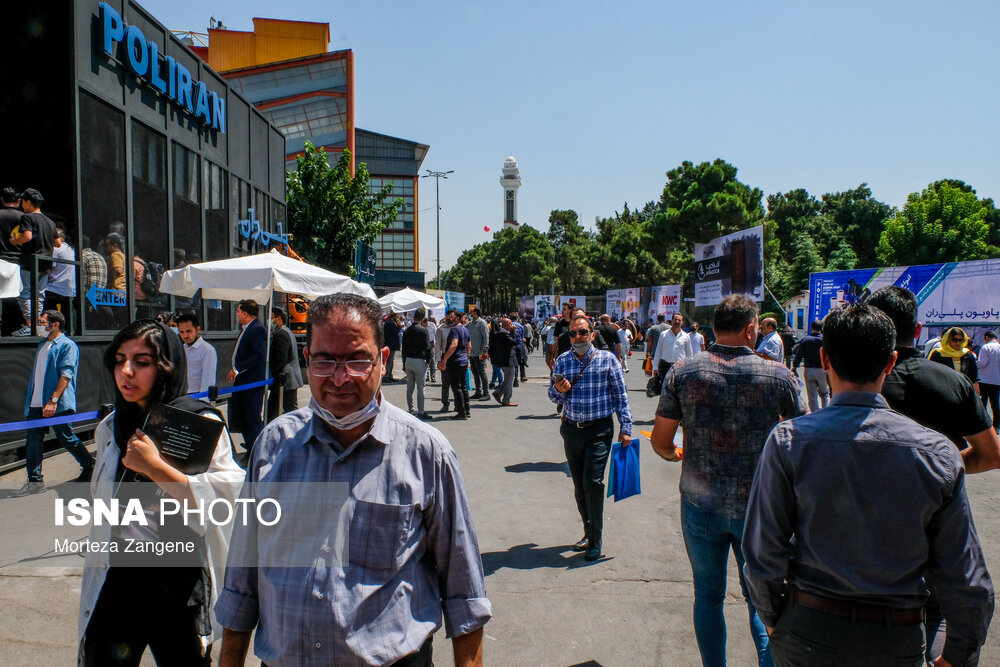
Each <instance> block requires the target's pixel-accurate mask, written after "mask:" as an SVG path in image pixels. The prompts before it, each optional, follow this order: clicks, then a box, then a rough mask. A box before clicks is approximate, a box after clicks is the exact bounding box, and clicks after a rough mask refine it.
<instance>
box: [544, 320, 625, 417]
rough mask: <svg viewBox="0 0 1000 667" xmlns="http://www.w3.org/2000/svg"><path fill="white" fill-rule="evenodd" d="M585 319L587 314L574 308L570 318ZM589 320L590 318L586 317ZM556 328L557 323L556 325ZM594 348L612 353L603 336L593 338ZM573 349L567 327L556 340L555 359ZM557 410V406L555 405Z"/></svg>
mask: <svg viewBox="0 0 1000 667" xmlns="http://www.w3.org/2000/svg"><path fill="white" fill-rule="evenodd" d="M577 316H579V317H587V313H585V312H584V310H583V308H574V309H573V311H572V317H577ZM587 319H588V320H589V319H590V318H589V317H587ZM556 326H558V323H557V325H556ZM593 344H594V347H596V348H597V349H598V350H606V351H607V352H613V351H614V350H612V349H611V348H609V347H608V344H607V342H605V340H604V337H603V336H594V340H593ZM571 349H573V344H572V343H570V342H569V327H568V326H567V327H566V329H565V331H563V333H562V334H561V335H560V336H559V337H558V338H557V339H556V357H558V356H559V355H560V354H562V353H563V352H569V351H570V350H571ZM556 407H557V408H558V407H559V406H558V404H557V405H556Z"/></svg>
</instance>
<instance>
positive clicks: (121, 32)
mask: <svg viewBox="0 0 1000 667" xmlns="http://www.w3.org/2000/svg"><path fill="white" fill-rule="evenodd" d="M98 6H99V7H100V14H101V15H100V26H101V35H100V37H99V39H98V43H99V44H100V45H101V48H102V50H103V51H104V54H105V55H107V56H108V57H110V58H116V57H117V55H116V54H117V51H118V49H119V48H121V49H122V50H124V56H125V57H124V58H122V59H120V60H121V61H122V62H123V63H124V64H125V67H126V68H127V69H128V70H129V71H130V72H131V73H132V74H134V75H135V76H137V77H139V78H141V79H144V80H145V81H146V82H147V83H149V85H150V86H152V87H153V88H154V89H156V90H158V91H160V93H161V94H164V95H166V96H167V97H168V98H169V99H170V100H171V101H173V102H174V103H175V104H177V105H178V106H180V107H183V108H184V109H185V110H187V112H188V113H190V114H192V115H193V116H194V117H195V118H197V119H198V120H200V121H201V122H202V123H204V124H205V125H206V126H208V127H210V128H212V129H213V130H218V131H219V132H221V133H223V134H225V133H226V100H225V99H224V98H222V97H219V96H218V95H217V94H216V93H213V92H210V91H209V90H208V86H207V85H206V84H205V83H204V82H203V81H195V80H194V79H193V78H192V76H191V72H189V71H188V70H187V68H186V67H184V65H181V64H180V63H179V62H177V61H176V60H175V59H173V58H171V57H170V56H163V57H162V58H161V57H160V47H159V45H158V44H157V43H156V42H151V41H149V40H147V39H146V36H145V35H143V34H142V30H140V29H139V27H138V26H134V25H126V24H125V21H124V20H123V19H122V17H121V14H119V13H118V12H117V10H115V8H114V7H112V6H110V5H109V4H107V3H106V2H102V3H100V4H99V5H98Z"/></svg>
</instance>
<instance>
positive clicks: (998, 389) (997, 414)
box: [979, 382, 1000, 429]
mask: <svg viewBox="0 0 1000 667" xmlns="http://www.w3.org/2000/svg"><path fill="white" fill-rule="evenodd" d="M979 393H980V394H981V396H982V399H983V407H984V408H985V407H986V402H987V401H989V404H990V410H992V411H993V428H994V429H995V428H997V427H998V426H1000V406H998V405H997V404H998V403H1000V384H987V383H985V382H980V383H979Z"/></svg>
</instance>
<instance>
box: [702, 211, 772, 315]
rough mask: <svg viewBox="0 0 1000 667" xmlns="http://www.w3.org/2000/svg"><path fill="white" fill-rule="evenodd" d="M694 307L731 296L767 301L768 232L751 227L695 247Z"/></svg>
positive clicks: (760, 228)
mask: <svg viewBox="0 0 1000 667" xmlns="http://www.w3.org/2000/svg"><path fill="white" fill-rule="evenodd" d="M694 260H695V262H694V305H695V306H714V305H716V304H717V303H719V302H720V301H722V298H723V297H725V296H728V295H730V294H746V295H748V296H750V297H751V298H752V299H753V300H754V301H763V300H764V228H763V227H762V226H760V227H751V228H750V229H744V230H743V231H739V232H734V233H732V234H727V235H725V236H720V237H719V238H717V239H712V240H711V241H709V242H708V243H696V244H695V246H694Z"/></svg>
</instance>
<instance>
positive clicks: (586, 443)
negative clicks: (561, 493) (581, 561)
mask: <svg viewBox="0 0 1000 667" xmlns="http://www.w3.org/2000/svg"><path fill="white" fill-rule="evenodd" d="M569 335H570V337H571V338H572V340H573V349H572V350H570V351H569V352H565V353H563V354H561V355H560V356H559V358H558V359H556V363H555V366H554V368H553V374H552V377H551V378H550V380H549V399H551V400H552V402H553V403H557V404H561V405H562V406H563V411H562V421H561V422H560V425H559V433H560V435H562V438H563V448H564V450H565V452H566V461H567V462H568V463H569V470H570V475H571V476H572V478H573V490H574V494H575V496H576V506H577V510H579V512H580V519H581V520H582V522H583V532H584V535H583V538H582V539H580V540H579V541H578V542H577V543H576V544H574V545H573V549H574V550H576V551H584V552H585V554H584V558H585V559H586V560H589V561H592V560H597V559H598V558H600V557H601V549H602V546H603V544H602V533H603V528H604V495H605V493H604V470H605V467H606V466H607V462H608V454H609V453H610V451H611V442H612V437H613V435H614V420H613V419H612V415H613V414H614V415H617V416H618V422H619V425H620V427H619V431H618V441H619V442H621V443H622V445H623V446H625V447H627V446H629V443H630V442H631V440H632V412H631V410H630V409H629V404H628V390H627V389H626V387H625V373H624V372H623V371H622V366H621V364H620V363H619V362H618V359H617V358H616V357H615V355H614V354H613V353H611V352H608V351H606V350H598V349H596V348H595V347H594V345H593V340H594V336H595V333H594V331H593V329H592V328H591V323H590V320H589V319H587V318H586V317H582V316H581V317H574V318H573V319H572V321H571V322H570V329H569Z"/></svg>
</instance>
